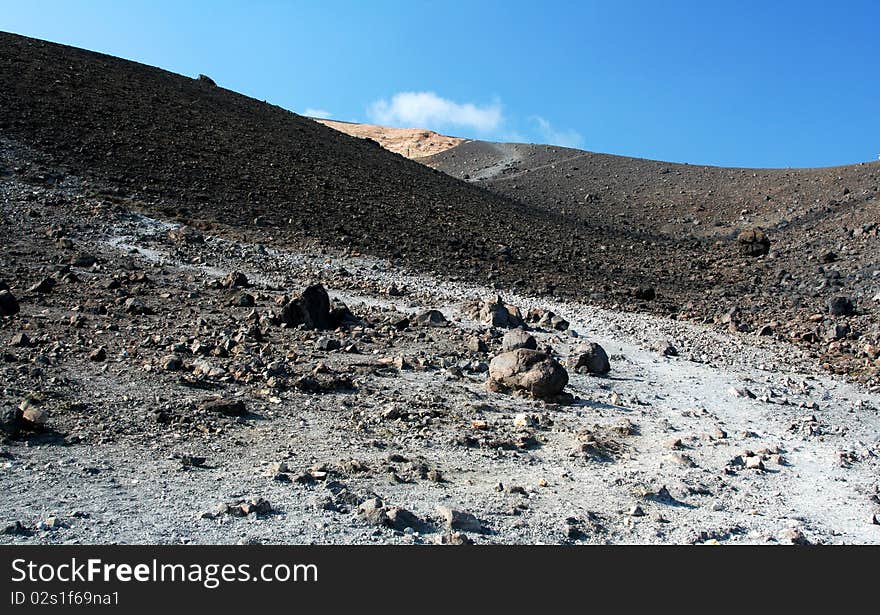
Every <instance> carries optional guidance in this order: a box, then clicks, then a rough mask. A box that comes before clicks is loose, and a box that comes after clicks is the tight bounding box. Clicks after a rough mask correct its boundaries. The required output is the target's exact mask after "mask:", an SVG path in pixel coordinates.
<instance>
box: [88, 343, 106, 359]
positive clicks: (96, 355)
mask: <svg viewBox="0 0 880 615" xmlns="http://www.w3.org/2000/svg"><path fill="white" fill-rule="evenodd" d="M106 359H107V349H106V348H104V347H103V346H101V347H100V348H96V349H95V350H93V351H91V352H90V353H89V361H95V362H101V361H104V360H106Z"/></svg>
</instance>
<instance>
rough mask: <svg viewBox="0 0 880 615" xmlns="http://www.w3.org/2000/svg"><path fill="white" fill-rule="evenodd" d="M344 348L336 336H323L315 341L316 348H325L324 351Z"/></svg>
mask: <svg viewBox="0 0 880 615" xmlns="http://www.w3.org/2000/svg"><path fill="white" fill-rule="evenodd" d="M340 348H342V344H341V343H340V341H339V340H338V339H336V338H335V337H326V336H325V337H321V338H319V339H318V341H317V342H315V349H317V350H323V351H324V352H330V351H332V350H339V349H340Z"/></svg>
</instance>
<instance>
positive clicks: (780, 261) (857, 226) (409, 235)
mask: <svg viewBox="0 0 880 615" xmlns="http://www.w3.org/2000/svg"><path fill="white" fill-rule="evenodd" d="M0 106H2V108H3V109H4V113H3V115H2V116H0V134H2V135H3V136H4V137H5V138H8V139H11V140H13V141H14V142H15V143H18V144H20V145H23V146H27V147H30V148H32V149H33V150H34V151H35V152H37V154H38V155H39V156H42V157H44V158H43V160H44V162H45V164H46V165H51V166H54V167H55V168H57V169H59V172H60V173H61V174H62V175H64V174H71V175H76V176H81V177H82V178H84V179H86V180H88V181H90V182H92V183H93V185H94V186H95V188H96V190H99V191H101V192H102V193H103V194H106V195H108V197H109V198H112V199H114V200H115V201H116V202H120V203H123V204H125V205H126V206H130V207H134V208H137V209H139V210H141V211H144V212H146V213H149V214H151V215H155V216H159V217H164V218H174V219H177V220H181V221H187V222H190V223H193V224H197V225H201V226H203V227H204V226H213V227H215V228H216V229H217V230H218V231H219V232H226V233H231V234H233V235H242V236H248V237H252V238H257V239H258V240H259V241H262V242H265V243H268V244H273V245H286V246H296V245H308V246H310V249H311V250H328V249H329V250H335V251H349V252H350V251H357V252H362V253H366V254H371V255H375V256H380V257H385V258H391V259H394V260H395V261H396V262H398V263H400V264H405V265H407V266H410V267H413V268H416V269H418V270H421V271H427V272H433V273H437V274H440V275H443V276H446V277H450V278H459V279H467V280H474V281H481V282H489V283H491V284H493V285H495V286H496V287H497V288H498V289H500V290H502V291H504V290H515V291H517V292H523V293H532V294H537V295H556V296H565V297H570V298H577V299H582V300H586V301H590V302H592V303H595V304H598V305H603V306H608V307H614V308H624V309H628V310H638V311H649V312H653V313H657V314H661V315H665V316H671V317H674V318H677V319H688V320H697V321H700V322H706V323H719V324H720V325H721V326H723V327H729V328H732V329H735V330H737V331H740V332H745V333H758V332H763V333H764V334H766V335H771V336H775V337H778V338H780V339H785V340H791V341H795V342H797V343H803V344H806V345H807V346H808V347H810V348H811V349H812V351H813V352H814V353H815V356H816V357H817V358H819V359H820V360H821V361H823V362H826V363H828V365H829V366H832V367H835V366H836V367H835V369H840V370H842V371H844V372H846V373H851V374H862V375H864V376H865V377H871V374H872V373H873V372H874V370H875V366H874V365H873V364H872V361H873V360H874V359H873V358H872V352H871V351H870V350H868V351H866V350H865V347H866V346H868V347H869V348H872V347H873V346H875V345H876V342H877V339H878V338H880V331H878V324H877V310H878V302H877V301H876V300H875V299H874V297H875V296H876V295H877V293H878V274H877V271H878V269H877V265H876V263H877V262H878V255H880V249H878V237H877V234H878V228H877V224H876V222H875V220H877V217H878V216H877V213H878V212H877V204H878V201H877V199H876V194H877V183H878V181H877V177H878V165H877V164H876V163H872V164H864V165H856V166H851V167H843V168H838V169H818V170H798V171H791V170H746V169H716V168H710V167H697V166H691V165H673V164H668V163H662V162H654V161H644V160H636V159H631V158H623V157H617V156H607V155H601V154H592V153H588V152H580V151H577V150H566V149H563V148H556V147H549V146H532V145H511V144H488V143H482V142H466V143H462V144H460V145H458V146H456V147H454V148H451V149H448V150H446V151H444V152H442V153H440V154H437V155H435V156H433V157H430V158H427V159H425V160H426V162H427V164H429V165H431V166H433V167H435V168H436V169H440V170H442V171H444V173H440V172H438V171H437V170H431V169H428V168H426V167H425V166H423V165H421V164H418V163H415V162H412V161H408V160H406V159H404V158H402V157H400V156H397V155H394V154H393V153H391V152H388V151H386V150H385V149H383V148H381V147H379V146H378V145H377V144H375V143H372V142H370V141H368V140H365V139H360V138H353V137H350V136H348V135H345V134H342V133H340V132H338V131H336V130H332V129H330V128H328V127H326V126H323V125H321V124H319V123H317V122H314V121H312V120H309V119H307V118H303V117H300V116H298V115H296V114H293V113H290V112H288V111H286V110H284V109H281V108H279V107H275V106H272V105H269V104H266V103H264V102H260V101H257V100H254V99H251V98H247V97H245V96H242V95H240V94H236V93H235V92H232V91H230V90H227V89H224V88H223V87H218V86H215V85H213V84H212V83H211V82H209V81H204V80H199V79H193V78H190V77H184V76H180V75H174V74H172V73H169V72H166V71H163V70H160V69H157V68H151V67H148V66H144V65H140V64H136V63H133V62H129V61H126V60H122V59H118V58H112V57H109V56H105V55H101V54H96V53H92V52H88V51H84V50H79V49H74V48H70V47H65V46H62V45H55V44H51V43H45V42H41V41H35V40H32V39H27V38H24V37H20V36H16V35H11V34H3V35H0ZM463 180H464V181H463ZM754 227H763V228H764V229H765V230H766V232H767V235H768V241H769V242H770V246H771V249H770V250H769V254H767V255H766V256H761V255H758V256H743V252H742V250H743V246H742V245H741V244H739V243H738V242H737V240H736V238H737V236H738V235H739V234H740V233H741V232H743V231H751V229H753V228H754ZM837 296H845V297H846V298H847V301H850V302H851V303H852V305H853V306H854V307H853V312H854V313H853V314H847V315H845V316H844V318H846V319H848V321H847V327H849V329H846V330H847V331H849V332H848V333H846V334H841V332H840V331H837V329H836V326H837V324H839V323H838V322H837V321H836V320H835V318H833V317H832V318H829V317H828V315H827V312H828V305H827V302H828V301H829V300H831V299H833V298H834V297H837ZM730 313H732V314H733V318H732V320H733V323H732V324H731V323H730V322H729V321H730V320H731V316H730V315H729V314H730ZM823 314H825V316H823ZM829 332H830V333H829ZM829 336H830V337H829Z"/></svg>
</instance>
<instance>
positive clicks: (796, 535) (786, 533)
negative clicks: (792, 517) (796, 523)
mask: <svg viewBox="0 0 880 615" xmlns="http://www.w3.org/2000/svg"><path fill="white" fill-rule="evenodd" d="M778 539H779V542H784V543H787V544H792V545H808V544H810V541H809V540H808V539H807V537H806V536H804V533H803V532H802V531H801V530H800V529H798V528H796V527H787V528H785V529H784V530H782V531H781V532H779V536H778Z"/></svg>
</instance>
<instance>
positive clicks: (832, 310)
mask: <svg viewBox="0 0 880 615" xmlns="http://www.w3.org/2000/svg"><path fill="white" fill-rule="evenodd" d="M826 306H827V308H828V313H829V314H831V315H832V316H849V315H851V314H852V313H853V312H855V306H854V305H853V302H852V300H851V299H850V298H849V297H844V296H837V297H832V298H831V299H829V300H828V301H827V302H826Z"/></svg>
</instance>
